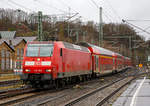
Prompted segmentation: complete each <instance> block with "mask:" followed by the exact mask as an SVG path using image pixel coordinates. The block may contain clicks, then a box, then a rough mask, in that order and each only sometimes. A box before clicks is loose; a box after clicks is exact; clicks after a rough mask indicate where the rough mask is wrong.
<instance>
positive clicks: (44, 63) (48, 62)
mask: <svg viewBox="0 0 150 106" xmlns="http://www.w3.org/2000/svg"><path fill="white" fill-rule="evenodd" d="M41 64H42V65H43V66H50V65H51V61H42V62H41Z"/></svg>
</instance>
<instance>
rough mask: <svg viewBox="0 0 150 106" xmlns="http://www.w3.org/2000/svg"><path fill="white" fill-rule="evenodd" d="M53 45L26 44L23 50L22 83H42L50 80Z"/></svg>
mask: <svg viewBox="0 0 150 106" xmlns="http://www.w3.org/2000/svg"><path fill="white" fill-rule="evenodd" d="M52 55H53V44H50V43H28V44H27V45H26V47H25V50H24V59H23V74H22V76H21V79H22V80H23V81H24V82H30V83H31V84H32V85H33V84H34V83H35V84H36V83H39V82H40V83H43V82H45V81H47V80H51V79H52V75H51V73H52Z"/></svg>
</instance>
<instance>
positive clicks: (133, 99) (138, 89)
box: [130, 77, 146, 106]
mask: <svg viewBox="0 0 150 106" xmlns="http://www.w3.org/2000/svg"><path fill="white" fill-rule="evenodd" d="M145 79H146V77H144V79H143V81H142V82H141V83H140V86H139V87H138V88H137V90H136V92H135V94H134V95H133V97H132V101H131V104H130V106H136V105H135V104H136V102H135V101H136V96H137V94H138V93H139V91H140V89H141V87H142V85H143V83H144V81H145Z"/></svg>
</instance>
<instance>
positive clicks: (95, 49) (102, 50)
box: [79, 42, 115, 55]
mask: <svg viewBox="0 0 150 106" xmlns="http://www.w3.org/2000/svg"><path fill="white" fill-rule="evenodd" d="M79 45H82V46H85V47H91V48H92V52H93V53H95V54H103V55H115V52H113V51H110V50H108V49H105V48H102V47H99V46H96V45H93V44H90V43H87V42H80V43H79Z"/></svg>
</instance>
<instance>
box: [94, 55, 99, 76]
mask: <svg viewBox="0 0 150 106" xmlns="http://www.w3.org/2000/svg"><path fill="white" fill-rule="evenodd" d="M95 70H96V73H98V72H99V58H98V56H95Z"/></svg>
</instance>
